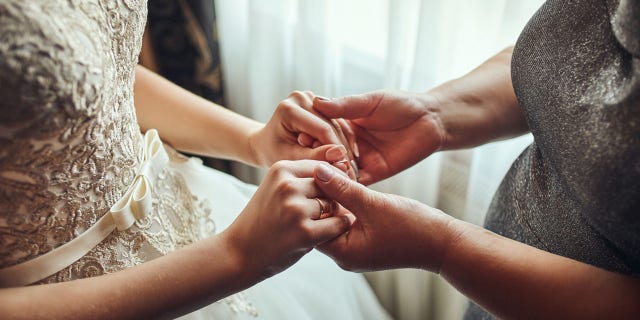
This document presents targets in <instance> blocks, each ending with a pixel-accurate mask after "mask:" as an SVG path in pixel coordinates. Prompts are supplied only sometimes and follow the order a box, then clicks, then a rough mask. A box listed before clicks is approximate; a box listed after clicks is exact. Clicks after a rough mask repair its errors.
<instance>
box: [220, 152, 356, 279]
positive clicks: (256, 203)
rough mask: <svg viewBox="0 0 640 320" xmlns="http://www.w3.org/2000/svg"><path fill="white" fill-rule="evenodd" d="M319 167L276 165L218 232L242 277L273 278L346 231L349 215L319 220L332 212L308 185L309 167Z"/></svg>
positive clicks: (311, 184) (308, 162) (295, 163)
mask: <svg viewBox="0 0 640 320" xmlns="http://www.w3.org/2000/svg"><path fill="white" fill-rule="evenodd" d="M319 164H320V162H318V161H314V160H300V161H279V162H276V163H275V164H274V165H273V166H272V167H271V168H270V169H269V172H268V173H267V175H266V177H265V179H264V180H263V182H262V184H260V186H259V187H258V190H257V191H256V193H255V194H254V196H253V197H252V198H251V200H250V201H249V203H248V204H247V206H246V207H245V209H244V210H243V211H242V213H241V214H240V215H239V216H238V218H237V219H236V220H235V221H234V222H233V224H232V225H231V226H230V227H229V228H228V229H227V230H225V231H224V234H225V237H226V238H227V239H229V243H230V244H229V245H230V246H231V248H234V249H233V250H232V252H237V253H238V254H237V255H235V256H236V257H237V258H238V259H239V260H238V261H239V262H240V263H239V265H240V266H243V268H244V270H243V272H242V273H243V274H244V275H246V276H247V277H250V278H251V277H258V278H260V279H263V278H267V277H270V276H272V275H274V274H277V273H279V272H281V271H283V270H284V269H286V268H288V267H289V266H291V265H292V264H293V263H295V262H296V261H298V260H299V259H300V258H301V257H302V256H304V255H305V254H306V253H307V252H309V251H310V250H312V249H313V248H314V247H315V246H316V245H318V244H322V243H324V242H327V241H329V240H331V239H334V238H336V237H338V236H339V235H341V234H343V233H344V232H346V231H347V230H348V229H349V227H350V225H351V223H352V221H353V220H352V219H351V217H349V216H333V215H330V216H329V217H328V218H324V216H323V218H322V219H321V218H320V215H321V213H322V211H323V210H322V209H323V208H325V209H326V208H335V207H334V206H331V205H329V204H330V203H329V202H328V201H326V200H323V199H322V196H321V193H320V191H319V189H318V188H317V186H316V185H315V183H314V180H313V172H314V168H315V167H316V166H318V165H319ZM321 203H322V204H323V205H322V207H321ZM325 211H326V210H325Z"/></svg>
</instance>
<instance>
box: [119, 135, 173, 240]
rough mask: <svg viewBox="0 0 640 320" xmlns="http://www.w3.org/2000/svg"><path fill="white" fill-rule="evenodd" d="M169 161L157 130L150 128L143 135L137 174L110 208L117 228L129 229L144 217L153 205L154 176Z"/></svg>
mask: <svg viewBox="0 0 640 320" xmlns="http://www.w3.org/2000/svg"><path fill="white" fill-rule="evenodd" d="M168 162H169V156H168V155H167V152H166V151H165V150H164V147H163V146H162V141H161V140H160V137H159V136H158V131H156V130H155V129H151V130H149V131H147V132H146V133H145V135H144V145H143V158H142V164H141V165H140V169H139V170H138V175H137V176H136V177H135V179H134V180H133V182H132V183H131V185H130V186H129V189H127V191H126V192H125V193H124V195H123V196H122V197H121V198H120V200H118V202H116V203H115V204H114V205H113V206H112V207H111V209H110V213H111V216H112V218H113V221H114V223H115V225H116V227H117V228H118V230H126V229H129V228H130V227H131V226H132V225H133V224H134V223H135V222H136V220H140V219H142V218H144V217H145V216H146V215H147V214H148V213H149V212H151V209H152V207H153V202H152V196H151V191H152V188H153V185H154V182H155V179H156V177H157V176H158V174H159V173H160V171H161V170H162V169H163V168H164V167H165V165H166V164H167V163H168Z"/></svg>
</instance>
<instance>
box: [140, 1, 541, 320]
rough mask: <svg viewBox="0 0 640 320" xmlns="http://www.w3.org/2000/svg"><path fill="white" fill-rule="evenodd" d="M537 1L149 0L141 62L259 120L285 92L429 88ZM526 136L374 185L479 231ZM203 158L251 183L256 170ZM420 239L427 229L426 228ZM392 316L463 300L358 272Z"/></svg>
mask: <svg viewBox="0 0 640 320" xmlns="http://www.w3.org/2000/svg"><path fill="white" fill-rule="evenodd" d="M542 2H543V1H541V0H515V1H514V0H511V1H507V0H483V1H477V0H394V1H391V0H268V1H267V0H215V1H214V0H153V1H149V24H148V28H147V33H146V36H145V40H144V45H143V53H142V55H141V63H142V64H144V65H145V66H147V67H149V68H151V69H153V70H155V71H156V72H159V73H161V74H162V75H164V76H165V77H167V78H169V79H170V80H172V81H174V82H176V83H178V84H180V85H182V86H183V87H185V88H187V89H189V90H191V91H193V92H195V93H197V94H199V95H201V96H203V97H205V98H207V99H210V100H213V101H215V102H218V103H220V104H222V105H224V106H226V107H227V108H229V109H232V110H234V111H237V112H239V113H241V114H244V115H246V116H249V117H252V118H254V119H257V120H260V121H267V120H268V119H269V118H270V117H271V114H272V112H273V110H274V108H275V107H276V105H277V104H278V102H279V101H280V100H282V99H284V98H285V97H286V96H287V95H288V94H289V93H290V92H291V91H293V90H311V91H313V92H314V93H316V94H318V95H323V96H326V97H339V96H344V95H350V94H356V93H363V92H367V91H373V90H379V89H401V90H411V91H426V90H428V89H429V88H432V87H434V86H436V85H438V84H440V83H442V82H445V81H447V80H450V79H452V78H456V77H459V76H462V75H463V74H465V73H466V72H468V71H470V70H471V69H473V68H474V67H476V66H477V65H479V64H480V63H482V62H483V61H484V60H486V59H487V58H489V57H490V56H492V55H493V54H495V53H497V52H498V51H500V50H501V49H503V48H504V47H506V46H509V45H512V44H514V43H515V41H516V40H517V37H518V34H519V33H520V31H521V30H522V28H523V27H524V25H525V24H526V22H527V21H528V19H529V18H530V17H531V15H532V14H533V13H534V12H535V11H536V10H537V9H538V8H539V7H540V5H541V4H542ZM530 142H531V137H530V136H523V137H520V138H517V139H513V140H509V141H503V142H497V143H492V144H488V145H485V146H481V147H478V148H475V149H471V150H461V151H453V152H442V153H438V154H435V155H433V156H431V157H429V158H428V159H426V160H424V161H422V162H420V163H419V164H417V165H416V166H414V167H412V168H411V169H409V170H407V171H405V172H404V173H402V174H399V175H398V176H396V177H393V178H391V179H388V180H386V181H383V182H380V183H378V184H376V185H374V186H372V187H373V188H375V189H377V190H380V191H384V192H390V193H395V194H400V195H403V196H407V197H410V198H413V199H416V200H419V201H421V202H423V203H426V204H428V205H431V206H434V207H437V208H439V209H441V210H443V211H444V212H446V213H448V214H451V215H453V216H455V217H457V218H460V219H464V220H467V221H470V222H472V223H475V224H480V225H481V224H482V222H483V220H484V213H485V212H486V209H487V207H488V205H489V203H490V201H491V198H492V195H493V193H494V192H495V190H496V189H497V187H498V185H499V183H500V181H501V179H502V177H503V176H504V174H505V173H506V171H507V170H508V168H509V166H510V165H511V162H512V161H513V160H514V159H515V158H516V157H517V156H518V154H519V153H520V152H521V151H522V150H523V149H524V148H525V147H526V146H527V145H528V144H529V143H530ZM208 163H209V164H210V165H212V166H215V167H217V168H219V169H221V170H225V171H227V172H230V173H232V174H234V175H236V176H237V177H239V178H240V179H242V180H244V181H248V182H252V183H259V181H260V178H261V177H262V174H263V172H262V171H260V170H256V169H253V168H249V167H246V166H242V165H238V164H232V163H229V162H225V161H219V160H209V161H208ZM425 232H428V230H426V231H425ZM366 276H367V278H368V280H369V282H370V283H371V285H372V287H373V288H374V290H375V292H376V294H377V295H378V297H379V298H380V301H381V302H382V304H383V305H384V306H385V307H386V308H387V310H389V312H390V313H391V315H392V316H393V317H394V318H396V319H460V318H461V317H462V314H463V312H464V309H465V307H466V304H467V301H466V299H465V298H464V297H463V296H462V295H460V294H459V293H457V292H456V291H455V289H453V288H451V287H450V286H449V285H448V284H446V282H444V281H443V280H442V279H439V278H438V277H437V276H435V275H432V274H429V273H427V272H424V271H419V270H395V271H384V272H376V273H370V274H367V275H366Z"/></svg>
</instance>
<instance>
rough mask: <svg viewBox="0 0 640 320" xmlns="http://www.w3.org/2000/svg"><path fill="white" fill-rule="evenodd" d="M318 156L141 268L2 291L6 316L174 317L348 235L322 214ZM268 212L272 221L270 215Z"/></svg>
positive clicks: (272, 175) (279, 170)
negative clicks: (217, 225)
mask: <svg viewBox="0 0 640 320" xmlns="http://www.w3.org/2000/svg"><path fill="white" fill-rule="evenodd" d="M318 163H319V162H318V161H312V160H303V161H296V162H292V161H280V162H278V163H276V164H274V165H273V166H271V168H270V169H269V172H268V173H267V175H266V176H265V178H264V180H263V182H262V184H261V185H260V187H259V188H258V190H257V191H256V193H255V194H254V196H253V197H252V198H251V200H250V201H249V203H248V204H247V206H246V207H245V208H244V210H243V211H242V213H241V214H240V215H239V216H238V218H236V220H235V221H234V222H233V224H231V226H229V228H227V229H226V230H225V231H224V232H222V233H220V234H218V235H215V236H211V237H209V238H206V239H203V240H201V241H199V242H196V243H194V244H191V245H188V246H185V247H184V248H182V249H179V250H176V251H174V252H172V253H169V254H167V255H165V256H162V257H159V258H157V259H155V260H152V261H150V262H145V263H143V264H141V265H138V266H136V267H133V268H130V269H126V270H122V271H118V272H114V273H111V274H107V275H103V276H98V277H93V278H87V279H81V280H74V281H69V282H64V283H57V284H45V285H37V286H27V287H19V288H5V289H0V302H1V303H0V319H153V318H173V317H176V316H179V315H182V314H185V313H188V312H190V311H193V310H195V309H197V308H199V307H201V306H203V305H206V304H210V303H213V302H215V301H216V300H219V299H221V298H223V297H226V296H228V295H230V294H232V293H235V292H238V291H240V290H242V289H245V288H248V287H250V286H251V285H253V284H255V283H257V282H259V281H261V280H264V279H266V278H268V277H270V276H272V275H274V274H276V273H278V272H281V271H283V270H285V269H286V268H288V267H289V266H290V265H292V264H293V263H295V262H296V261H297V260H298V259H300V258H301V257H302V256H303V255H304V254H305V253H307V252H309V251H310V250H312V249H313V248H314V247H315V246H316V245H317V244H319V243H323V242H326V241H328V240H330V239H333V238H335V237H336V236H338V235H340V234H342V233H343V232H345V231H346V230H347V229H348V227H349V225H350V223H351V220H349V219H348V218H347V217H343V216H341V217H328V218H324V219H319V215H320V211H319V210H318V204H317V202H316V200H315V199H314V198H315V197H318V196H319V191H318V189H317V188H316V187H315V185H314V183H313V180H312V179H311V177H312V176H313V169H314V168H315V166H316V165H317V164H318ZM265 217H268V219H265Z"/></svg>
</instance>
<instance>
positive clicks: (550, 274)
mask: <svg viewBox="0 0 640 320" xmlns="http://www.w3.org/2000/svg"><path fill="white" fill-rule="evenodd" d="M450 225H451V226H452V228H453V230H454V233H455V234H456V235H457V237H456V240H455V241H454V242H452V244H451V245H449V246H448V249H447V251H446V254H445V258H444V259H443V263H442V265H441V269H440V274H441V275H442V276H443V277H444V278H445V279H447V280H448V281H449V282H450V283H451V284H452V285H454V286H455V287H456V288H457V289H458V290H459V291H461V292H462V293H464V294H465V295H466V296H468V297H469V298H470V299H472V300H473V301H474V302H476V303H477V304H479V305H480V306H482V307H483V308H485V309H487V310H488V311H489V312H491V313H493V314H495V315H497V316H498V317H500V318H507V319H512V318H545V319H548V318H561V319H606V318H609V319H629V318H635V317H637V315H638V314H640V304H638V301H640V279H638V278H633V277H629V276H624V275H621V274H616V273H613V272H609V271H605V270H603V269H599V268H596V267H593V266H591V265H588V264H585V263H582V262H578V261H575V260H572V259H569V258H565V257H562V256H559V255H555V254H551V253H549V252H546V251H542V250H539V249H536V248H534V247H531V246H528V245H525V244H522V243H520V242H517V241H513V240H510V239H507V238H504V237H501V236H499V235H496V234H494V233H491V232H489V231H486V230H484V229H481V228H479V227H476V226H473V225H471V224H468V223H465V222H461V221H459V220H455V221H454V222H453V223H452V224H450Z"/></svg>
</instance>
